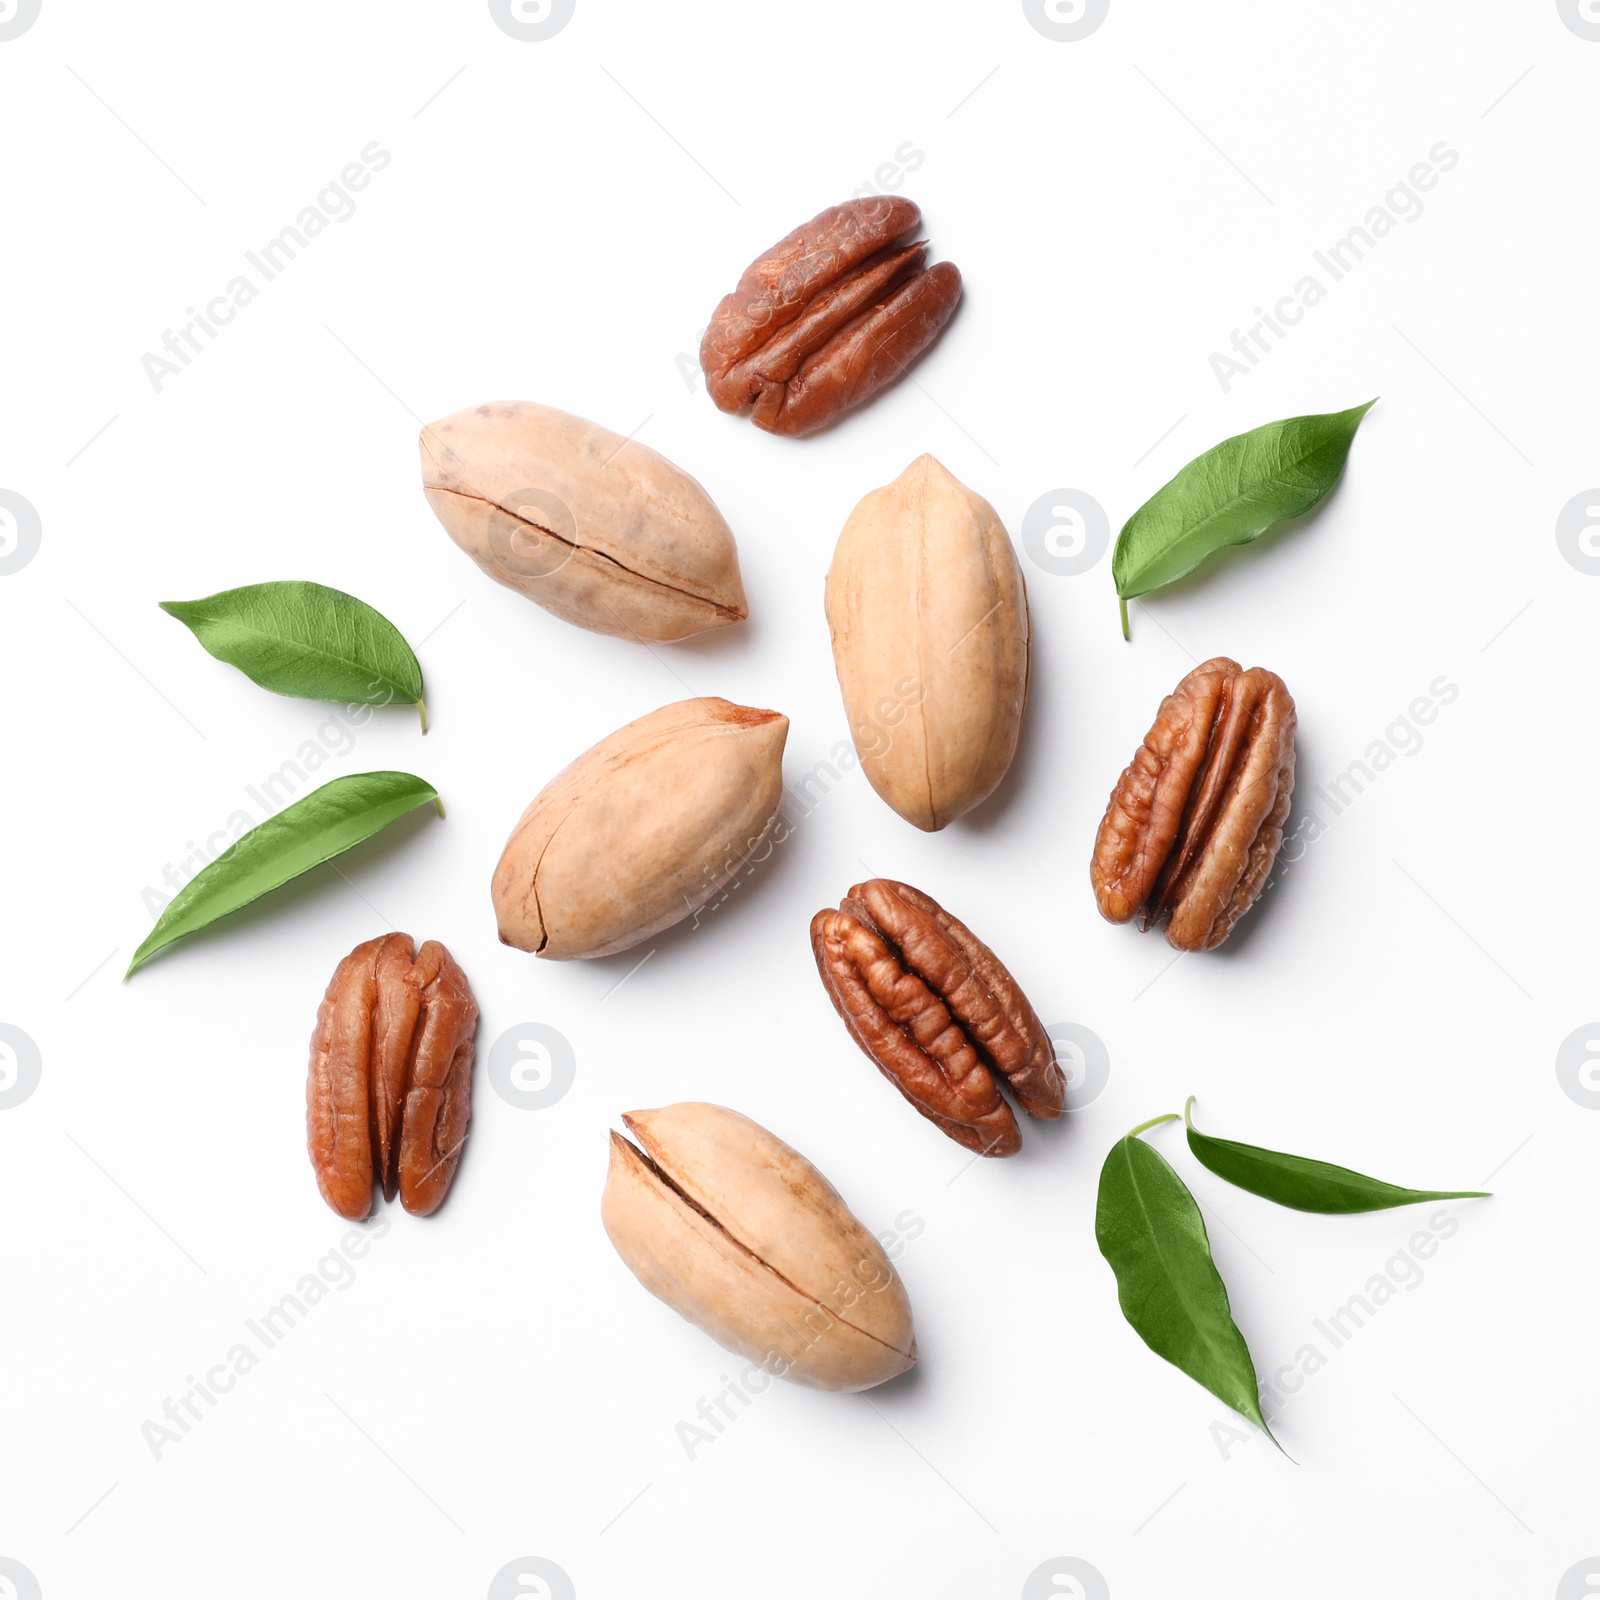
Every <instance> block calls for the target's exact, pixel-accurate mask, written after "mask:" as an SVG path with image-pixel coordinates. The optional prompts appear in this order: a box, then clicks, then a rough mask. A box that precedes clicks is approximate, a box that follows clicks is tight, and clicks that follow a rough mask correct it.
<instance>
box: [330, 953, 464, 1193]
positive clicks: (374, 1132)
mask: <svg viewBox="0 0 1600 1600" xmlns="http://www.w3.org/2000/svg"><path fill="white" fill-rule="evenodd" d="M477 1027H478V1005H477V1002H476V1001H475V1000H474V999H473V996H472V990H471V988H470V986H469V985H468V983H467V977H466V974H465V973H464V972H463V971H462V970H461V968H460V967H458V966H457V965H456V963H455V961H454V960H453V959H452V957H451V955H450V952H449V951H448V950H446V949H445V947H444V946H443V945H442V944H439V943H437V942H436V941H434V940H432V939H430V940H429V941H428V942H427V943H426V944H424V945H423V946H422V948H421V949H420V950H415V949H414V946H413V944H412V940H411V936H410V935H409V934H404V933H390V934H385V935H384V936H383V937H382V938H378V939H369V940H368V941H367V942H366V943H365V944H360V945H357V946H356V948H355V949H354V950H352V951H351V952H350V954H349V955H347V956H346V957H345V958H344V960H343V961H341V962H340V963H339V965H338V967H337V969H336V970H335V971H334V974H333V979H332V981H331V982H330V983H329V984H328V991H327V993H326V994H325V995H324V996H323V1000H322V1005H321V1007H320V1008H319V1010H318V1012H317V1026H316V1031H315V1032H314V1033H313V1034H312V1036H311V1067H310V1072H309V1073H308V1075H307V1079H306V1144H307V1147H308V1149H309V1151H310V1154H311V1165H312V1167H313V1168H314V1169H315V1170H316V1174H317V1186H318V1188H320V1189H321V1191H322V1197H323V1199H324V1200H326V1201H327V1202H328V1204H329V1205H330V1206H332V1207H333V1209H334V1210H335V1211H337V1212H338V1213H339V1215H340V1216H341V1217H348V1218H349V1219H350V1220H351V1221H352V1222H360V1221H361V1220H362V1219H363V1218H365V1217H366V1216H367V1215H368V1214H369V1213H370V1212H371V1210H372V1187H373V1183H374V1182H375V1181H376V1182H377V1184H378V1185H379V1186H380V1187H381V1188H382V1190H383V1195H384V1199H386V1200H393V1199H394V1197H395V1195H396V1193H398V1194H399V1196H400V1203H401V1205H403V1206H404V1207H405V1208H406V1210H407V1211H409V1212H411V1213H412V1214H413V1215H415V1216H419V1217H425V1216H427V1215H428V1214H429V1213H430V1212H432V1211H434V1210H436V1209H437V1208H438V1206H439V1204H440V1203H441V1202H442V1201H443V1199H444V1197H445V1192H446V1191H447V1190H448V1189H449V1187H450V1181H451V1179H452V1178H454V1176H455V1171H456V1166H457V1164H458V1162H459V1161H460V1160H461V1148H462V1146H463V1145H464V1144H465V1143H466V1139H467V1125H468V1123H469V1121H470V1120H471V1116H472V1059H473V1040H474V1035H475V1034H476V1032H477Z"/></svg>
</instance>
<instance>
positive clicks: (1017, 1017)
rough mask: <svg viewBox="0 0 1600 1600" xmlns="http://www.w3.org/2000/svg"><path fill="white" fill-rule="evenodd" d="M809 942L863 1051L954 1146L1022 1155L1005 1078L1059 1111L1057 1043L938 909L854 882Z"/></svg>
mask: <svg viewBox="0 0 1600 1600" xmlns="http://www.w3.org/2000/svg"><path fill="white" fill-rule="evenodd" d="M811 946H812V951H813V953H814V954H815V956H816V959H817V970H818V972H819V973H820V974H821V975H822V982H823V984H824V986H825V987H826V989H827V991H828V995H829V997H830V998H831V999H832V1001H833V1004H834V1007H835V1009H836V1010H837V1011H838V1013H839V1015H840V1016H841V1017H842V1018H843V1019H844V1022H845V1025H846V1027H848V1028H849V1030H850V1033H851V1036H852V1037H853V1038H854V1039H855V1041H856V1043H857V1044H858V1045H860V1046H861V1048H862V1050H863V1051H864V1052H865V1053H866V1054H867V1055H868V1056H869V1057H870V1058H871V1059H872V1061H873V1063H874V1065H875V1066H876V1067H877V1068H878V1070H879V1071H880V1072H881V1073H883V1075H884V1076H885V1077H886V1078H887V1079H888V1080H889V1081H890V1082H891V1083H892V1084H894V1086H895V1087H896V1088H897V1089H898V1090H899V1091H900V1092H901V1094H903V1095H904V1096H905V1097H906V1099H907V1100H909V1101H910V1102H911V1103H912V1105H914V1106H915V1107H916V1108H917V1110H918V1111H920V1112H921V1113H922V1114H923V1116H925V1117H927V1118H928V1119H929V1121H931V1122H934V1123H936V1124H937V1125H938V1126H939V1127H940V1128H941V1129H943V1131H944V1132H945V1133H947V1134H948V1135H949V1136H950V1137H951V1138H952V1139H954V1140H955V1141H956V1143H957V1144H960V1145H963V1146H965V1148H967V1149H968V1150H976V1151H979V1152H980V1153H981V1154H983V1155H991V1156H1009V1155H1015V1154H1016V1152H1017V1151H1018V1150H1020V1149H1021V1148H1022V1134H1021V1132H1020V1130H1019V1129H1018V1127H1017V1119H1016V1116H1015V1115H1014V1114H1013V1112H1012V1110H1011V1107H1010V1106H1009V1105H1008V1104H1007V1102H1006V1100H1005V1098H1004V1097H1003V1096H1002V1095H1001V1093H1000V1086H999V1082H998V1081H997V1080H1000V1079H1003V1080H1004V1081H1005V1083H1006V1084H1007V1086H1008V1087H1009V1088H1010V1089H1011V1092H1012V1093H1013V1094H1014V1095H1015V1096H1016V1098H1017V1100H1018V1102H1019V1104H1020V1105H1021V1106H1022V1108H1023V1110H1024V1111H1026V1112H1027V1113H1028V1114H1029V1115H1030V1116H1033V1117H1039V1118H1042V1119H1050V1118H1054V1117H1058V1116H1060V1115H1061V1112H1062V1110H1063V1109H1064V1108H1065V1105H1066V1081H1065V1079H1064V1078H1063V1077H1062V1075H1061V1069H1060V1068H1059V1067H1058V1066H1057V1064H1056V1060H1055V1051H1054V1048H1053V1047H1052V1045H1051V1043H1050V1036H1049V1035H1048V1034H1047V1033H1046V1032H1045V1030H1044V1026H1043V1024H1042V1023H1041V1022H1040V1021H1039V1019H1038V1017H1037V1016H1036V1015H1035V1014H1034V1010H1033V1007H1032V1006H1031V1005H1029V1003H1028V1000H1027V997H1026V996H1025V995H1024V994H1023V992H1022V990H1021V989H1020V988H1019V987H1018V985H1017V981H1016V979H1015V978H1013V977H1012V976H1011V974H1010V973H1009V972H1008V971H1007V970H1006V968H1005V966H1004V965H1003V964H1002V963H1001V962H1000V960H999V959H998V958H997V957H996V955H995V954H994V952H993V951H992V950H991V949H990V948H989V947H988V946H987V945H986V944H984V943H983V941H982V940H981V939H979V938H978V937H977V936H976V935H975V934H973V933H972V931H971V930H970V929H969V928H967V927H966V926H965V925H964V924H963V923H962V922H960V921H958V920H957V919H956V918H955V917H953V916H951V915H950V913H949V912H948V911H946V910H945V909H944V908H943V907H942V906H940V905H939V904H938V902H937V901H935V900H933V899H931V898H930V897H929V896H927V895H925V894H923V893H922V892H921V891H920V890H917V889H913V888H912V887H911V886H910V885H909V884H905V883H896V882H893V881H892V880H890V879H887V878H873V879H870V880H868V881H867V882H866V883H858V884H857V885H856V886H855V887H854V888H853V889H851V891H850V893H849V894H848V895H846V896H845V898H844V899H843V900H842V901H841V902H840V904H839V909H838V910H837V911H831V910H830V911H819V912H818V913H817V914H816V916H815V917H813V918H812V920H811Z"/></svg>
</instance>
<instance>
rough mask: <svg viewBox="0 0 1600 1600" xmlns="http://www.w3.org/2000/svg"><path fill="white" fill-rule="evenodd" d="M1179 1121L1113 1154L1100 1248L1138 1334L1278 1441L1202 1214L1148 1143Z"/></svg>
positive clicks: (1098, 1230)
mask: <svg viewBox="0 0 1600 1600" xmlns="http://www.w3.org/2000/svg"><path fill="white" fill-rule="evenodd" d="M1177 1120H1178V1119H1177V1117H1176V1116H1167V1117H1157V1118H1155V1119H1154V1121H1151V1122H1146V1123H1144V1124H1142V1125H1141V1126H1140V1127H1137V1128H1135V1129H1134V1130H1133V1132H1132V1133H1130V1134H1128V1135H1127V1136H1126V1137H1124V1138H1122V1139H1119V1140H1118V1141H1117V1142H1116V1144H1114V1145H1113V1146H1112V1147H1111V1154H1110V1155H1108V1156H1107V1157H1106V1164H1105V1166H1104V1167H1102V1168H1101V1169H1100V1196H1099V1199H1098V1201H1097V1202H1096V1205H1095V1214H1094V1236H1095V1240H1096V1242H1097V1243H1098V1244H1099V1246H1100V1253H1101V1255H1103V1256H1104V1257H1105V1258H1106V1260H1107V1261H1109V1262H1110V1263H1111V1270H1112V1271H1113V1272H1114V1273H1116V1275H1117V1299H1118V1301H1119V1302H1120V1304H1121V1306H1122V1314H1123V1316H1125V1317H1126V1318H1127V1319H1128V1322H1129V1323H1130V1325H1131V1326H1132V1328H1133V1330H1134V1332H1135V1333H1137V1334H1138V1335H1139V1337H1140V1338H1141V1339H1143V1340H1144V1342H1145V1343H1146V1344H1147V1345H1149V1346H1150V1348H1151V1349H1152V1350H1154V1351H1155V1353H1156V1354H1157V1355H1158V1356H1160V1357H1162V1358H1163V1359H1164V1360H1166V1361H1170V1362H1171V1363H1172V1364H1173V1366H1175V1367H1177V1368H1179V1369H1180V1370H1181V1371H1183V1372H1186V1373H1188V1374H1189V1376H1190V1377H1191V1378H1193V1379H1194V1380H1195V1382H1196V1383H1199V1384H1201V1385H1203V1386H1204V1387H1205V1388H1207V1389H1209V1390H1210V1391H1211V1393H1212V1394H1214V1395H1215V1396H1216V1397H1217V1398H1218V1399H1219V1400H1220V1401H1222V1402H1223V1404H1224V1405H1228V1406H1232V1407H1233V1409H1234V1410H1235V1411H1237V1412H1239V1413H1240V1415H1241V1416H1245V1417H1248V1418H1249V1419H1250V1421H1252V1422H1253V1423H1255V1424H1256V1426H1257V1427H1258V1428H1260V1429H1261V1430H1262V1431H1263V1432H1264V1433H1265V1434H1266V1435H1267V1437H1268V1438H1271V1437H1272V1430H1271V1429H1270V1428H1268V1427H1267V1422H1266V1418H1265V1417H1263V1416H1262V1415H1261V1390H1260V1385H1259V1383H1258V1381H1257V1379H1256V1369H1255V1363H1254V1362H1253V1361H1252V1360H1251V1359H1250V1351H1249V1348H1248V1347H1247V1346H1246V1344H1245V1342H1244V1335H1243V1334H1242V1333H1240V1332H1239V1329H1238V1326H1237V1324H1235V1322H1234V1320H1233V1312H1232V1311H1231V1309H1230V1308H1229V1306H1228V1291H1227V1289H1226V1287H1225V1286H1224V1285H1223V1282H1222V1278H1221V1276H1220V1275H1219V1274H1218V1272H1217V1268H1216V1264H1215V1263H1214V1262H1213V1261H1212V1259H1211V1241H1210V1240H1209V1239H1208V1238H1207V1237H1206V1225H1205V1222H1204V1220H1203V1219H1202V1218H1201V1216H1200V1208H1199V1207H1198V1206H1197V1205H1196V1204H1195V1203H1194V1196H1193V1195H1191V1194H1190V1193H1189V1191H1188V1189H1187V1188H1186V1187H1185V1186H1184V1182H1183V1179H1182V1178H1180V1177H1179V1176H1178V1174H1177V1173H1176V1172H1174V1171H1173V1170H1172V1168H1171V1167H1170V1166H1169V1165H1168V1164H1167V1162H1166V1160H1165V1159H1164V1158H1163V1157H1162V1156H1161V1154H1160V1152H1159V1151H1156V1150H1153V1149H1151V1147H1150V1146H1149V1145H1148V1144H1146V1143H1145V1142H1144V1140H1143V1139H1141V1138H1140V1137H1139V1135H1140V1134H1141V1133H1143V1132H1144V1131H1145V1129H1147V1128H1153V1127H1154V1126H1155V1125H1156V1123H1158V1122H1176V1121H1177ZM1273 1443H1274V1444H1276V1443H1277V1440H1275V1439H1274V1440H1273Z"/></svg>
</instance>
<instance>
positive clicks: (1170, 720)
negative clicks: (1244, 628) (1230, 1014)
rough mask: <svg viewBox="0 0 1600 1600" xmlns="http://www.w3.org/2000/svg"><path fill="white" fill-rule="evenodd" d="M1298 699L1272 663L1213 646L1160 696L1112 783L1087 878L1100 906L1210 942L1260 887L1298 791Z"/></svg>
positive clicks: (1175, 937) (1198, 942)
mask: <svg viewBox="0 0 1600 1600" xmlns="http://www.w3.org/2000/svg"><path fill="white" fill-rule="evenodd" d="M1294 735H1295V707H1294V700H1293V699H1292V698H1291V696H1290V694H1289V691H1288V689H1287V687H1286V686H1285V685H1284V682H1283V679H1281V678H1280V677H1279V676H1278V675H1277V674H1276V673H1274V672H1268V671H1267V670H1266V669H1265V668H1262V667H1252V668H1250V669H1249V670H1248V671H1246V670H1245V669H1243V668H1242V667H1240V665H1239V663H1238V662H1237V661H1232V660H1230V659H1229V658H1228V657H1226V656H1217V657H1215V658H1214V659H1212V660H1210V661H1207V662H1204V663H1202V664H1201V665H1200V666H1198V667H1196V668H1195V669H1194V671H1193V672H1191V673H1189V674H1188V676H1186V677H1185V678H1184V679H1183V681H1182V682H1181V683H1180V684H1179V685H1178V687H1177V688H1176V689H1174V690H1173V692H1172V693H1171V694H1170V695H1168V696H1167V697H1166V699H1164V700H1163V701H1162V702H1161V708H1160V710H1159V711H1158V712H1157V714H1156V720H1155V723H1154V724H1153V726H1152V727H1151V729H1150V732H1149V733H1148V734H1146V735H1145V739H1144V743H1143V744H1141V745H1140V747H1139V749H1138V750H1137V751H1136V752H1135V753H1134V757H1133V760H1132V761H1131V762H1129V764H1128V766H1127V768H1126V769H1125V770H1124V771H1123V774H1122V776H1121V778H1120V779H1119V780H1118V782H1117V786H1116V788H1115V789H1114V790H1113V791H1112V793H1111V799H1110V801H1109V803H1108V804H1107V806H1106V813H1105V817H1104V818H1103V820H1102V821H1101V823H1100V831H1099V834H1098V836H1097V837H1096V839H1095V847H1094V856H1093V859H1092V861H1091V863H1090V880H1091V882H1092V884H1093V887H1094V894H1095V901H1096V904H1097V905H1098V906H1099V908H1100V913H1101V915H1102V916H1104V917H1105V918H1106V919H1107V920H1108V921H1111V922H1127V921H1129V920H1131V919H1132V918H1134V917H1138V918H1139V919H1140V922H1141V924H1142V925H1143V926H1144V927H1146V928H1150V927H1153V926H1156V925H1159V924H1161V923H1163V922H1164V923H1165V924H1166V928H1167V942H1168V943H1169V944H1170V945H1172V946H1173V948H1174V949H1177V950H1186V951H1203V950H1214V949H1216V948H1217V946H1218V945H1220V944H1221V943H1222V942H1223V941H1224V940H1225V939H1226V938H1227V937H1228V935H1229V934H1230V933H1231V932H1232V931H1233V929H1234V927H1235V925H1236V924H1237V923H1238V921H1239V919H1240V918H1241V917H1242V916H1243V915H1244V914H1245V912H1246V911H1248V910H1249V909H1250V907H1251V905H1252V904H1254V902H1255V900H1256V898H1257V896H1258V895H1259V894H1260V893H1261V891H1262V889H1263V888H1264V887H1265V886H1266V882H1267V878H1268V876H1269V875H1270V874H1271V871H1272V864H1273V862H1274V860H1275V859H1276V857H1277V854H1278V850H1279V848H1280V847H1281V846H1282V844H1283V828H1284V824H1285V822H1287V820H1288V817H1289V807H1290V803H1291V801H1292V798H1293V794H1294V766H1295V747H1294Z"/></svg>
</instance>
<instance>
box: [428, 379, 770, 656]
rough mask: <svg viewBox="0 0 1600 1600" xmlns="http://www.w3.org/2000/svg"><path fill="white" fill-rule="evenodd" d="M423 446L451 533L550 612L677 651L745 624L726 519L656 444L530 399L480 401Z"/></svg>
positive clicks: (499, 578) (431, 432) (500, 578)
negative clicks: (679, 643) (678, 643)
mask: <svg viewBox="0 0 1600 1600" xmlns="http://www.w3.org/2000/svg"><path fill="white" fill-rule="evenodd" d="M418 442H419V445H420V448H421V452H422V488H423V493H424V494H426V495H427V497H428V504H429V505H431V506H432V507H433V510H434V514H435V515H436V516H437V517H438V518H439V521H440V522H441V523H442V524H443V525H444V529H445V531H446V532H447V533H448V534H449V535H450V537H451V538H452V539H454V540H455V542H456V543H457V544H458V545H459V546H460V547H461V548H462V549H463V550H465V551H466V553H467V554H468V555H469V556H471V557H472V559H473V560H474V561H475V562H477V564H478V566H479V567H480V568H481V569H482V570H483V571H484V572H486V573H487V574H488V575H489V576H490V577H491V578H493V579H494V581H495V582H496V583H502V584H504V585H505V586H506V587H507V588H508V589H515V590H516V591H517V593H518V594H521V595H526V596H527V598H528V599H530V600H532V601H533V602H534V603H535V604H536V605H540V606H543V607H544V609H545V610H546V611H548V612H550V613H552V614H553V615H554V616H558V617H560V618H562V619H563V620H564V621H566V622H571V623H574V624H576V625H577V626H578V627H580V628H588V629H591V630H592V631H593V632H595V633H607V634H612V635H614V636H616V637H617V638H623V639H642V640H649V641H657V642H670V641H672V640H674V639H687V638H689V637H690V635H692V634H697V633H705V632H706V631H707V630H709V629H712V628H726V627H729V626H731V625H732V624H733V623H736V622H743V621H744V619H745V618H746V617H747V616H748V615H749V610H750V608H749V606H748V605H747V604H746V602H745V595H744V585H743V582H742V580H741V578H740V576H739V552H738V550H737V549H736V548H735V546H734V542H733V533H732V530H731V529H730V528H729V527H728V524H727V523H726V522H725V521H724V520H723V516H722V513H721V512H720V511H718V510H717V508H716V506H715V505H714V504H713V503H712V501H711V497H710V496H709V495H708V494H707V493H706V491H705V490H704V489H703V488H701V486H700V485H699V484H698V483H697V482H696V481H695V480H694V479H693V478H691V477H690V476H689V474H688V473H687V472H685V471H683V470H682V469H681V468H680V467H677V466H674V465H673V463H672V462H670V461H668V460H667V459H666V457H665V456H661V455H657V454H656V452H655V451H654V450H652V449H650V447H649V446H648V445H643V444H640V443H639V442H638V441H637V440H636V439H631V438H623V437H622V436H621V435H620V434H615V433H613V432H612V431H611V430H610V429H609V428H602V427H601V426H600V425H599V424H598V423H595V422H588V421H585V420H584V418H582V417H574V416H571V415H569V414H568V413H567V412H565V411H557V410H556V409H555V408H554V407H553V406H542V405H535V404H534V403H533V402H532V401H526V400H497V401H493V402H491V403H490V404H488V405H481V406H470V407H468V409H467V410H465V411H458V412H456V413H455V414H454V415H453V416H449V417H445V418H443V419H442V420H441V421H439V422H432V423H429V424H428V426H427V427H425V428H424V429H423V430H422V434H421V437H420V439H419V441H418Z"/></svg>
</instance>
